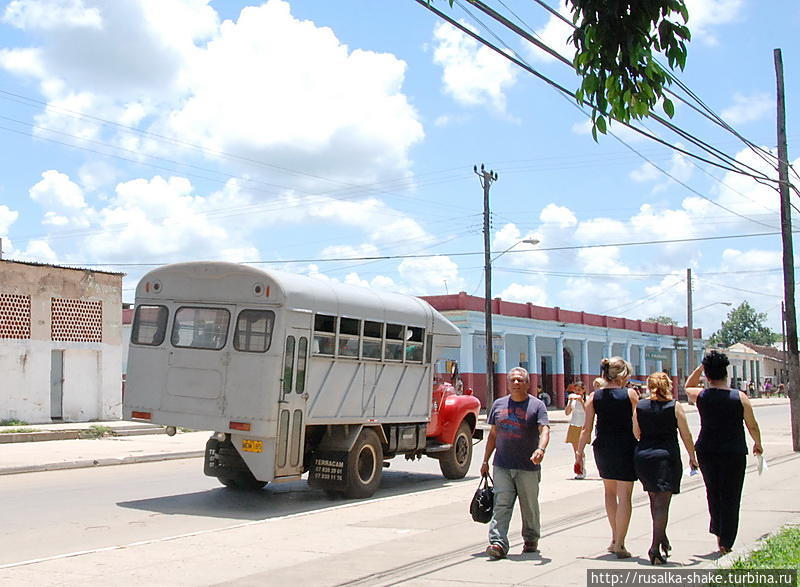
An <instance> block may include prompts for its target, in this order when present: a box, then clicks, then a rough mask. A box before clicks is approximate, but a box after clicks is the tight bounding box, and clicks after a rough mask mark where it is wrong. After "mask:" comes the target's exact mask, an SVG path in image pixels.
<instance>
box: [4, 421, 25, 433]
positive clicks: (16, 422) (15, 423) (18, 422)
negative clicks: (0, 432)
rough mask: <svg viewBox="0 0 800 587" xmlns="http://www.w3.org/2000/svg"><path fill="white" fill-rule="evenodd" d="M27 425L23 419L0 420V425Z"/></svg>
mask: <svg viewBox="0 0 800 587" xmlns="http://www.w3.org/2000/svg"><path fill="white" fill-rule="evenodd" d="M27 425H28V423H27V422H25V421H24V420H17V419H16V418H8V419H6V420H0V426H27ZM5 432H7V431H5Z"/></svg>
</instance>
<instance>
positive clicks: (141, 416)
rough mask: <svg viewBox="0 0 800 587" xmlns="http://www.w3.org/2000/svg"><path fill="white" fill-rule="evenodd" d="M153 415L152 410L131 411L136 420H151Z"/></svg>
mask: <svg viewBox="0 0 800 587" xmlns="http://www.w3.org/2000/svg"><path fill="white" fill-rule="evenodd" d="M152 417H153V415H152V414H151V413H150V412H131V418H133V419H134V420H150V419H151V418H152Z"/></svg>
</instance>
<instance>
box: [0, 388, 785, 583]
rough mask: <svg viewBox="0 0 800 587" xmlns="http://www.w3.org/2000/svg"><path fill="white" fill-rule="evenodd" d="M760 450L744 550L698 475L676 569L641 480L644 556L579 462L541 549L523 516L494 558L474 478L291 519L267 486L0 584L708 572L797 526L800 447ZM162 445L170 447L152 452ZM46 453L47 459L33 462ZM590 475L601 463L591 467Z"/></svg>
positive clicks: (552, 468)
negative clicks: (198, 527) (232, 505)
mask: <svg viewBox="0 0 800 587" xmlns="http://www.w3.org/2000/svg"><path fill="white" fill-rule="evenodd" d="M756 401H759V400H756ZM763 401H771V402H774V403H777V404H786V403H788V402H787V401H786V400H763ZM755 403H756V402H754V404H755ZM756 405H757V406H761V405H765V404H764V403H758V404H756ZM770 405H774V404H773V403H771V404H770ZM207 435H208V433H207V432H193V433H184V434H178V435H177V436H175V437H172V438H168V437H166V436H149V437H129V438H125V437H123V438H107V439H103V440H71V441H53V442H38V443H23V444H17V445H2V446H0V455H3V458H2V459H0V460H2V462H3V464H4V465H5V464H6V462H7V460H6V458H5V455H6V453H7V451H8V450H9V449H21V448H28V449H36V450H34V451H33V452H31V454H30V458H39V459H40V460H42V461H48V460H49V461H52V460H53V459H52V458H51V459H47V458H46V456H42V453H48V454H50V455H53V454H61V455H62V457H64V456H66V451H64V452H61V451H62V450H63V449H57V447H59V446H62V445H72V446H81V447H85V448H81V450H80V451H79V452H80V454H81V455H87V458H88V455H100V452H99V451H105V450H106V449H105V447H109V446H110V447H113V448H114V450H116V451H117V453H116V457H118V458H124V457H130V458H140V457H142V456H146V455H147V456H149V457H150V458H156V457H157V456H158V455H159V454H161V455H175V454H179V453H178V452H177V449H178V448H180V444H177V445H176V444H175V443H181V444H182V443H184V442H185V443H186V444H189V445H192V446H195V447H196V446H198V445H202V444H203V443H204V437H207ZM151 442H152V444H150V443H151ZM764 445H765V450H766V452H767V455H768V459H769V469H768V471H766V472H765V473H764V474H763V475H762V476H759V475H758V474H757V473H756V472H755V465H754V459H752V458H750V459H748V472H747V476H746V480H745V486H744V494H743V499H742V509H741V521H740V531H739V536H738V538H737V541H736V548H737V550H735V551H734V553H732V554H731V555H728V556H726V557H724V558H723V559H719V558H718V555H717V554H715V553H714V552H713V551H714V549H715V541H714V538H713V536H711V535H710V534H708V511H707V506H706V500H705V492H704V489H703V484H702V480H701V479H698V478H696V477H695V478H691V479H689V478H684V481H683V484H682V491H681V493H680V494H679V495H677V496H675V498H674V500H673V504H672V507H671V510H670V522H669V530H668V532H669V536H670V538H671V541H672V545H673V547H674V550H673V552H672V555H671V557H670V562H669V565H667V566H666V567H651V566H650V565H649V562H648V561H647V560H646V558H645V553H646V551H647V546H648V544H649V539H650V531H651V526H650V513H649V507H648V504H647V496H646V494H645V493H644V492H643V491H642V490H641V487H640V486H639V485H638V484H637V486H636V489H635V491H634V513H633V518H632V522H631V527H630V531H629V533H628V539H627V541H626V542H627V546H628V548H629V550H630V551H631V552H632V553H633V555H634V557H633V558H631V559H627V560H618V559H616V558H615V557H613V556H612V555H609V554H608V553H606V552H605V550H604V548H605V546H606V545H607V543H608V539H609V530H608V523H607V521H606V519H605V515H604V512H603V509H602V484H601V482H600V480H599V479H598V478H596V476H593V477H591V478H590V479H587V480H586V481H575V480H573V479H572V478H571V474H570V472H569V469H570V468H571V463H566V461H564V462H555V461H553V462H550V463H548V465H547V467H546V468H545V469H544V470H543V482H542V493H541V495H540V502H541V509H542V518H543V520H542V531H543V536H542V539H541V542H540V547H541V552H540V553H533V554H524V555H523V554H520V551H521V546H522V544H521V538H520V536H519V529H520V521H519V518H518V514H517V515H515V517H514V518H513V520H512V526H511V531H510V533H509V537H510V538H511V546H512V548H511V554H510V556H509V558H508V559H505V560H500V561H489V560H488V559H487V557H486V556H485V555H484V553H483V550H484V548H485V546H486V532H487V530H488V527H487V526H483V525H479V524H475V523H474V522H472V521H471V520H470V519H469V516H468V515H467V511H466V510H467V504H468V502H469V499H470V497H471V495H472V492H473V491H474V488H475V484H476V483H477V478H476V477H474V475H473V476H471V479H468V480H467V482H448V483H446V484H445V485H444V486H442V487H439V488H436V489H431V490H427V491H419V492H410V493H402V494H397V495H391V494H389V495H386V494H384V496H383V497H378V498H375V499H369V500H360V501H348V500H337V501H332V502H330V503H329V504H328V503H324V502H322V503H320V504H319V505H318V506H315V508H313V509H309V510H306V511H298V512H297V513H292V514H289V515H280V514H278V515H276V514H275V513H274V512H275V510H276V509H279V505H278V504H275V505H273V504H272V503H271V500H278V499H280V495H281V494H280V493H274V494H273V493H270V489H269V487H268V488H267V489H266V490H265V495H264V496H262V497H263V499H260V500H258V502H257V503H255V502H254V507H258V508H259V512H261V513H260V514H259V515H260V516H261V518H260V519H257V520H254V521H246V522H242V521H241V520H235V519H233V520H231V523H230V525H229V526H226V527H224V528H218V529H213V530H206V531H197V532H192V533H188V534H184V535H180V536H164V537H161V538H156V539H153V540H146V541H142V542H138V543H134V544H120V545H116V546H109V547H106V548H102V549H97V550H92V551H87V552H78V553H68V554H65V555H63V556H61V557H58V558H55V557H54V558H50V559H45V560H39V561H30V562H25V563H24V564H15V565H11V566H7V567H5V568H3V567H0V584H6V583H8V584H25V583H30V584H36V585H45V584H46V585H55V584H57V585H77V584H87V583H92V582H98V581H108V579H109V577H110V576H111V574H112V573H113V576H114V583H115V584H118V585H136V586H139V585H143V584H144V585H171V586H172V585H215V584H226V585H227V584H236V585H237V586H238V585H243V586H247V585H254V586H255V585H265V584H270V585H283V584H292V583H294V584H306V585H315V586H316V585H341V584H350V585H394V584H398V583H406V584H410V585H421V586H428V585H429V586H436V587H448V586H449V585H453V586H455V585H464V584H469V585H473V586H477V585H487V586H488V585H491V586H492V587H498V586H505V585H508V586H511V585H537V586H550V585H551V586H554V587H555V586H572V585H575V586H577V585H586V584H587V580H586V579H587V570H588V569H600V570H604V571H612V570H614V571H617V570H619V571H632V572H635V571H641V570H650V569H653V568H655V569H659V570H669V569H692V570H702V569H711V568H714V567H715V566H716V565H718V564H726V563H729V562H732V560H733V559H735V558H736V557H738V556H740V555H742V554H743V553H745V552H746V551H748V550H749V549H751V548H753V547H754V545H756V544H757V543H758V541H759V540H760V539H761V538H762V537H764V536H765V535H767V534H769V533H771V532H774V531H775V530H776V529H777V528H779V527H780V526H782V525H784V524H798V523H800V504H798V503H797V501H796V499H795V496H796V495H798V493H800V475H797V471H798V464H800V454H796V453H793V452H792V451H791V446H790V440H789V439H788V436H787V435H786V434H784V432H783V431H781V432H780V434H772V435H770V436H765V439H764ZM185 446H186V445H184V448H185ZM163 447H167V449H166V450H165V449H164V448H163ZM56 449H57V450H56ZM171 449H176V450H171ZM159 450H162V451H163V452H161V453H158V452H156V451H159ZM37 451H38V453H39V457H35V456H34V453H35V452H37ZM137 451H138V452H137ZM75 454H77V453H76V452H75V451H73V452H72V456H71V457H69V458H72V459H74V462H77V461H78V459H77V458H76V457H75ZM109 454H111V453H103V455H104V456H103V457H102V458H108V456H107V455H109ZM17 458H21V457H17ZM164 458H170V457H164ZM172 458H175V457H172ZM95 460H98V461H100V460H101V459H98V458H95ZM123 462H124V461H123ZM128 462H130V461H128ZM98 464H102V463H100V462H98ZM590 471H594V467H593V465H591V464H590ZM593 475H596V472H594V473H593ZM472 481H475V483H473V482H472Z"/></svg>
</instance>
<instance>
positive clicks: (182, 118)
mask: <svg viewBox="0 0 800 587" xmlns="http://www.w3.org/2000/svg"><path fill="white" fill-rule="evenodd" d="M14 6H15V7H16V8H15V9H14V10H15V12H14V15H12V16H13V23H14V24H15V25H16V26H19V27H22V28H23V29H24V30H26V31H27V32H30V33H32V34H33V36H34V37H35V36H36V34H37V33H39V32H41V31H42V28H41V25H40V24H37V23H36V22H35V19H34V18H33V16H32V15H34V14H37V11H39V10H41V9H42V7H43V6H44V3H42V2H40V1H39V0H17V1H16V2H15V3H14ZM58 6H60V7H61V8H62V9H63V10H62V12H64V13H65V14H73V13H81V14H83V12H82V11H81V10H78V8H80V7H81V6H85V8H86V11H88V12H89V13H91V11H96V13H97V14H98V15H99V21H98V22H99V24H97V26H91V27H87V26H81V27H78V28H76V26H75V23H74V22H73V21H71V20H70V19H69V18H66V19H65V20H63V22H62V20H60V17H59V19H53V20H52V21H48V24H47V34H41V35H40V37H41V43H40V46H37V47H33V48H21V49H12V50H5V51H3V52H2V53H0V67H4V68H5V69H6V70H8V71H11V72H13V73H15V74H17V75H23V74H26V75H29V76H33V77H34V78H35V79H38V80H39V82H40V88H41V91H42V93H43V95H44V96H45V99H46V100H47V102H48V108H47V109H46V110H45V112H43V113H41V114H40V115H38V116H37V123H38V124H39V125H40V126H43V127H46V128H51V129H54V130H57V131H62V132H67V133H69V134H73V135H77V136H79V137H81V138H87V139H98V138H100V139H102V140H105V141H116V142H118V143H119V144H120V145H122V146H124V147H125V148H127V149H130V150H132V151H134V152H142V153H156V154H169V156H170V157H174V155H175V151H176V145H175V144H174V143H169V142H165V141H162V140H157V139H155V138H153V135H150V136H148V137H143V136H141V135H136V134H131V133H126V132H124V131H122V130H120V129H119V128H113V127H108V126H106V127H100V125H99V124H98V123H97V122H96V121H92V120H90V119H87V118H85V117H77V118H76V117H75V116H72V115H68V114H65V113H64V110H71V111H75V112H83V113H91V114H92V115H93V116H96V117H99V118H103V119H108V120H111V121H114V122H119V123H121V124H125V125H136V126H137V127H138V128H140V129H142V130H148V131H153V132H155V133H157V134H159V135H165V136H167V137H175V138H179V139H180V140H181V141H182V142H184V143H190V144H196V145H202V146H203V147H205V148H207V149H210V150H211V151H213V152H218V151H220V150H222V151H226V152H231V153H236V154H237V155H239V156H240V157H239V158H238V159H235V160H231V159H223V160H221V161H220V162H221V163H223V164H227V165H234V166H235V168H236V170H237V172H238V171H240V170H241V168H245V169H246V170H248V171H249V172H253V171H255V172H258V173H259V174H260V175H261V176H263V175H270V174H275V173H276V172H277V170H281V169H284V168H288V169H302V170H303V174H300V173H292V174H290V175H289V176H288V178H286V174H285V173H282V180H283V182H282V183H283V185H297V184H298V183H299V184H300V185H302V186H303V187H304V188H308V187H309V186H310V185H313V186H314V187H315V188H316V189H318V188H319V186H320V182H321V178H325V179H326V180H327V181H325V182H324V185H325V186H326V187H330V186H331V182H333V184H334V185H335V186H336V187H339V186H341V185H342V183H345V184H358V183H364V182H366V183H370V182H375V181H380V180H382V179H389V178H392V179H395V180H396V179H397V178H398V177H400V178H404V177H407V176H409V175H410V172H409V167H410V162H409V159H408V150H409V149H410V148H411V146H412V145H414V144H415V143H417V142H418V141H420V140H421V139H422V137H423V134H424V133H423V129H422V125H421V123H420V121H419V117H418V114H417V112H416V111H415V110H414V108H413V107H412V106H411V105H410V104H409V102H408V99H407V98H406V96H405V95H404V94H403V93H402V84H403V81H404V76H405V70H406V64H405V62H403V61H401V60H399V59H397V58H396V57H394V56H393V55H391V54H386V53H375V52H371V51H363V50H360V49H355V50H350V49H349V48H348V47H347V46H346V45H344V44H342V43H341V42H340V41H339V40H338V39H337V38H336V36H335V35H334V33H333V32H332V31H331V29H329V28H324V27H317V26H316V25H314V23H312V22H310V21H302V20H299V19H296V18H294V17H293V16H292V14H291V12H290V7H289V4H288V3H287V2H285V1H283V0H268V1H267V2H265V3H264V4H263V5H261V6H258V7H247V8H245V9H243V10H242V11H241V13H240V15H239V17H238V19H237V20H227V21H225V22H223V23H220V22H219V17H218V15H217V13H216V12H215V11H214V9H213V8H212V7H211V6H210V5H209V4H208V2H207V0H126V1H110V0H84V1H83V3H81V2H78V0H73V1H67V0H63V1H62V2H61V3H60V4H59V5H58ZM12 16H8V15H7V20H8V19H11V18H12ZM73 20H74V19H73ZM231 64H235V66H232V65H231ZM132 97H133V98H132ZM39 132H44V131H39ZM109 135H110V136H109ZM178 148H180V147H178ZM190 154H191V155H196V154H197V152H196V151H192V152H191V153H190ZM207 156H209V157H215V158H216V156H215V155H211V154H208V155H207ZM184 158H185V155H184ZM248 160H249V161H248ZM234 161H235V163H234ZM250 161H252V162H253V163H251V162H250ZM255 161H269V162H270V164H271V166H270V167H265V166H263V165H259V164H257V163H255Z"/></svg>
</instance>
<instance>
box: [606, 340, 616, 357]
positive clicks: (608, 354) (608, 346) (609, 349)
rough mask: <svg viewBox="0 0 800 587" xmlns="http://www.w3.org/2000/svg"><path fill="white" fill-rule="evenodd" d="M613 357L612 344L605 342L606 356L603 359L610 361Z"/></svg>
mask: <svg viewBox="0 0 800 587" xmlns="http://www.w3.org/2000/svg"><path fill="white" fill-rule="evenodd" d="M613 355H614V343H613V342H612V341H610V340H609V341H606V354H605V358H608V359H610V358H611V357H612V356H613Z"/></svg>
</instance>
